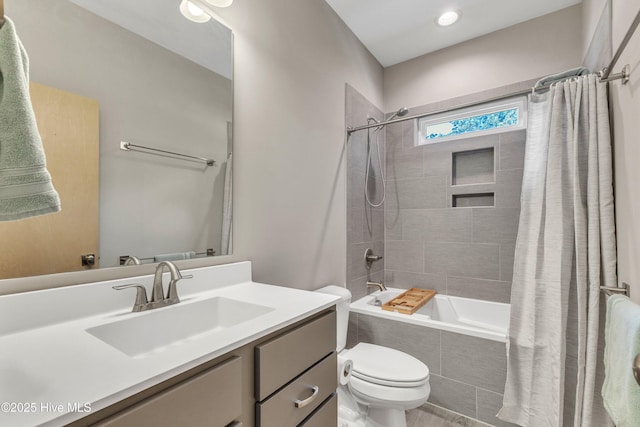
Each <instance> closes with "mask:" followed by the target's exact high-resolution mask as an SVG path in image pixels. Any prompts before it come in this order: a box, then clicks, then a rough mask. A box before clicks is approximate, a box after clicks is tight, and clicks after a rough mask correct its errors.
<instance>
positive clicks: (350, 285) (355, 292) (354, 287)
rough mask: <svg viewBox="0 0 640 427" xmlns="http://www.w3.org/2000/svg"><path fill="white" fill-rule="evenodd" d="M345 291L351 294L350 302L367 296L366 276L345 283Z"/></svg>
mask: <svg viewBox="0 0 640 427" xmlns="http://www.w3.org/2000/svg"><path fill="white" fill-rule="evenodd" d="M347 289H349V292H351V301H355V300H357V299H360V298H362V297H363V296H365V295H367V276H362V277H358V278H356V279H353V280H349V281H348V282H347Z"/></svg>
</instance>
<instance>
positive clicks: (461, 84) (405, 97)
mask: <svg viewBox="0 0 640 427" xmlns="http://www.w3.org/2000/svg"><path fill="white" fill-rule="evenodd" d="M580 10H581V9H580V5H577V6H572V7H569V8H566V9H563V10H560V11H558V12H555V13H552V14H549V15H545V16H542V17H540V18H536V19H533V20H531V21H527V22H524V23H522V24H518V25H514V26H512V27H509V28H505V29H504V30H500V31H496V32H494V33H491V34H488V35H485V36H482V37H478V38H476V39H473V40H470V41H467V42H464V43H460V44H458V45H455V46H452V47H450V48H446V49H443V50H440V51H437V52H434V53H431V54H428V55H424V56H421V57H419V58H416V59H412V60H409V61H406V62H403V63H401V64H398V65H394V66H392V67H389V68H386V69H385V72H384V101H385V111H392V110H394V109H397V108H398V107H400V106H407V107H414V106H418V105H424V104H428V103H432V102H437V101H442V100H446V99H450V98H454V97H458V96H462V95H468V94H471V93H475V92H480V91H483V90H488V89H494V88H497V87H500V86H506V85H509V84H513V83H518V82H521V81H525V80H530V79H536V78H539V77H541V76H544V75H548V74H553V73H557V72H559V71H564V70H566V69H568V68H572V67H577V66H579V65H580V64H581V61H582V53H581V50H580V47H581V31H580V28H581V20H580V18H581V12H580Z"/></svg>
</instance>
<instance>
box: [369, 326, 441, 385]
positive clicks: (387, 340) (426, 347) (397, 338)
mask: <svg viewBox="0 0 640 427" xmlns="http://www.w3.org/2000/svg"><path fill="white" fill-rule="evenodd" d="M407 338H410V339H407ZM358 341H359V342H367V343H371V344H378V345H382V346H385V347H389V348H394V349H396V350H400V351H403V352H405V353H407V354H410V355H411V356H413V357H415V358H417V359H419V360H421V361H422V362H423V363H424V364H426V365H427V366H428V367H429V371H430V372H432V373H435V374H438V373H439V372H440V331H438V330H437V329H431V328H424V327H421V326H416V325H412V324H409V323H403V322H398V321H395V320H387V319H383V318H380V317H373V316H367V315H364V314H358Z"/></svg>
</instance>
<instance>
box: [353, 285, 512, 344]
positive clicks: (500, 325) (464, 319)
mask: <svg viewBox="0 0 640 427" xmlns="http://www.w3.org/2000/svg"><path fill="white" fill-rule="evenodd" d="M405 290H406V289H394V288H389V289H388V290H387V291H384V292H380V291H376V292H374V293H372V294H370V295H367V296H365V297H363V298H360V299H359V300H357V301H354V302H353V303H351V311H352V312H355V313H361V314H366V315H369V316H375V317H382V318H385V319H390V320H395V321H398V322H405V323H411V324H413V325H419V326H424V327H427V328H434V329H440V330H443V331H449V332H456V333H459V334H464V335H470V336H473V337H478V338H485V339H489V340H492V341H499V342H506V341H507V332H508V329H509V312H510V307H511V305H510V304H503V303H499V302H491V301H483V300H477V299H469V298H461V297H453V296H447V295H436V296H435V297H433V298H432V299H431V301H429V302H428V303H427V304H425V305H424V306H423V307H422V308H420V310H418V311H417V312H415V313H414V314H411V315H408V314H402V313H398V312H395V311H387V310H383V309H382V308H381V307H380V305H381V304H384V303H385V302H387V301H389V300H390V299H392V298H394V297H396V296H398V295H400V294H401V293H402V292H404V291H405Z"/></svg>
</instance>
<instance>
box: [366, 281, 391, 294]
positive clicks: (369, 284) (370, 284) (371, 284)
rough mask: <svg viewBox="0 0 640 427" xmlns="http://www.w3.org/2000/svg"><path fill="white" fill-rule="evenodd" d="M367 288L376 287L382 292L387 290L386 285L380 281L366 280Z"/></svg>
mask: <svg viewBox="0 0 640 427" xmlns="http://www.w3.org/2000/svg"><path fill="white" fill-rule="evenodd" d="M367 288H378V289H379V290H380V292H384V291H386V290H387V287H386V286H385V285H384V283H382V281H379V282H367Z"/></svg>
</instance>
